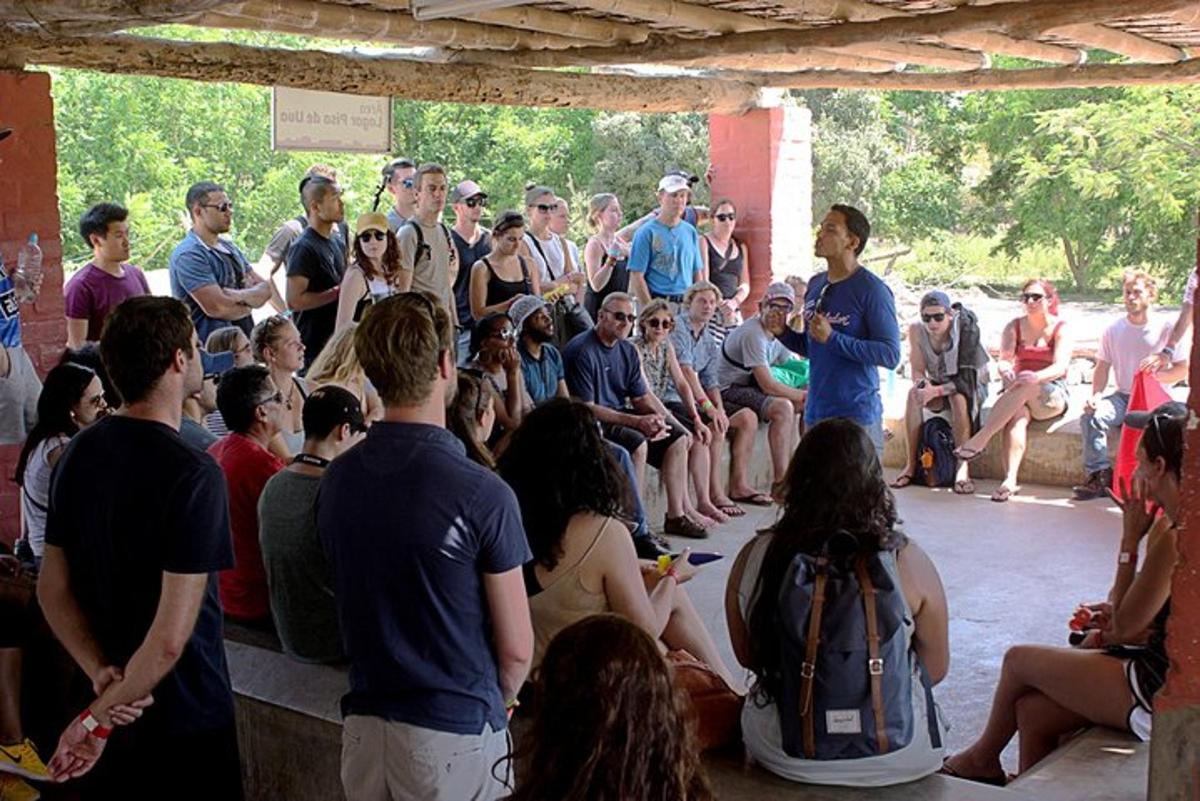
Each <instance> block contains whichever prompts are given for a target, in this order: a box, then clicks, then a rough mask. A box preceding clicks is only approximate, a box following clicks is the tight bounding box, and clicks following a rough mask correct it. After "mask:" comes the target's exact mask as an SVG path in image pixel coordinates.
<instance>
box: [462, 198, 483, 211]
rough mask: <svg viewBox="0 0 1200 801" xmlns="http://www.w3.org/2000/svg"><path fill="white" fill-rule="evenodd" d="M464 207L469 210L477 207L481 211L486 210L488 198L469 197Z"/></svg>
mask: <svg viewBox="0 0 1200 801" xmlns="http://www.w3.org/2000/svg"><path fill="white" fill-rule="evenodd" d="M463 205H464V206H466V207H467V208H469V209H473V208H475V207H476V206H478V207H479V208H481V209H486V208H487V198H486V197H469V198H467V199H466V200H464V201H463Z"/></svg>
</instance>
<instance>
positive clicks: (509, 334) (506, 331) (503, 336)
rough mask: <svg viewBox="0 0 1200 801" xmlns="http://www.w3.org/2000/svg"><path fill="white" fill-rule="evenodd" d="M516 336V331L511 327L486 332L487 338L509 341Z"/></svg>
mask: <svg viewBox="0 0 1200 801" xmlns="http://www.w3.org/2000/svg"><path fill="white" fill-rule="evenodd" d="M516 338H517V332H516V331H515V330H513V329H511V328H503V329H501V330H499V331H493V332H492V333H490V334H488V339H499V340H503V341H505V342H509V341H511V340H514V339H516Z"/></svg>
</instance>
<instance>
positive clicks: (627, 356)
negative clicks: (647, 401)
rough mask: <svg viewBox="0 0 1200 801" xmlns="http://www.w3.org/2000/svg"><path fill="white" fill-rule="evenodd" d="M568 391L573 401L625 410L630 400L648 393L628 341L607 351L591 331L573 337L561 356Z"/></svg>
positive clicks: (632, 348)
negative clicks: (574, 399)
mask: <svg viewBox="0 0 1200 801" xmlns="http://www.w3.org/2000/svg"><path fill="white" fill-rule="evenodd" d="M562 356H563V365H564V366H565V368H566V374H567V389H568V390H569V391H570V392H571V395H572V397H575V398H578V399H579V400H581V401H584V402H585V403H595V404H596V405H598V406H604V407H606V408H608V409H624V408H626V406H628V403H627V402H626V401H627V399H629V398H640V397H641V396H643V395H645V394H646V393H647V392H648V391H649V390H647V389H646V382H645V381H643V380H642V361H641V358H640V357H639V356H638V352H637V348H636V347H634V345H633V343H632V342H630V341H629V340H627V339H619V340H617V341H616V342H615V343H614V344H613V346H612V347H611V348H610V347H607V346H606V345H605V344H604V343H603V342H601V341H600V337H599V336H597V335H596V330H595V329H594V328H593V329H591V330H590V331H584V332H583V333H582V334H576V335H575V337H574V338H573V339H572V340H571V341H570V342H568V343H567V344H566V346H565V347H564V348H563V352H562Z"/></svg>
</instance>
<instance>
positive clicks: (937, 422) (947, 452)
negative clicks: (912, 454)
mask: <svg viewBox="0 0 1200 801" xmlns="http://www.w3.org/2000/svg"><path fill="white" fill-rule="evenodd" d="M954 448H955V445H954V431H953V430H952V429H951V428H950V424H949V423H947V422H946V418H944V417H931V418H929V419H928V420H926V421H925V423H924V424H923V425H922V426H921V441H920V442H919V443H918V444H917V469H916V470H915V471H914V473H913V480H914V481H923V482H925V485H926V486H929V487H953V486H954V473H955V471H956V470H957V469H958V457H957V456H955V455H954Z"/></svg>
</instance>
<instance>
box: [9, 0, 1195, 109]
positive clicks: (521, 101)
mask: <svg viewBox="0 0 1200 801" xmlns="http://www.w3.org/2000/svg"><path fill="white" fill-rule="evenodd" d="M446 2H448V0H414V3H416V4H419V5H417V7H416V9H417V10H416V14H415V16H414V9H413V8H410V5H409V0H242V1H241V2H222V1H221V0H21V2H4V1H3V0H0V66H8V67H19V66H24V65H26V64H48V65H60V66H68V67H81V68H91V69H100V70H105V71H110V72H123V73H134V74H147V75H167V76H177V77H186V78H193V79H197V80H210V81H229V80H236V81H245V82H250V83H264V84H282V85H291V86H305V87H307V88H315V89H328V90H334V91H347V92H358V93H363V94H391V95H395V96H398V97H404V98H410V99H425V100H452V101H458V102H487V103H511V104H516V105H539V106H581V107H595V108H611V109H625V110H640V111H682V110H707V111H721V112H732V111H738V110H742V109H745V108H749V107H752V106H754V105H755V104H757V103H760V102H761V101H762V97H763V95H762V90H763V89H765V88H771V87H777V88H823V87H853V88H879V89H916V90H929V91H956V90H981V89H1022V88H1053V87H1068V86H1121V85H1132V84H1150V83H1160V84H1161V83H1190V82H1194V81H1197V80H1200V59H1195V60H1193V58H1192V55H1193V53H1192V51H1193V49H1195V48H1200V1H1198V0H1139V2H1131V1H1130V0H1008V1H1007V2H1004V1H1003V0H974V2H971V1H970V0H688V1H687V2H681V1H678V0H555V2H528V3H521V2H512V0H510V1H509V2H507V3H503V2H496V1H495V0H492V2H491V3H490V5H491V7H490V8H481V6H484V5H488V4H487V3H479V2H474V3H471V2H460V3H458V4H457V5H458V8H457V9H456V10H455V9H450V12H451V13H453V14H454V15H453V16H433V17H432V18H431V17H430V16H429V15H428V14H427V13H426V12H425V11H424V9H425V7H427V6H437V5H440V4H445V3H446ZM163 23H181V24H187V25H195V26H203V27H209V28H217V29H240V30H253V31H274V32H279V33H291V34H304V35H308V36H314V37H320V38H323V39H330V40H339V41H343V42H344V41H351V42H356V43H361V46H362V48H363V49H360V50H355V51H353V52H351V51H347V50H346V49H345V48H331V49H328V50H318V49H313V50H288V49H284V48H276V47H248V46H245V45H234V44H228V43H224V44H219V45H212V44H206V45H197V44H194V43H189V42H174V41H168V40H163V39H157V38H150V37H146V36H139V35H137V33H136V31H137V29H138V28H142V27H145V26H147V25H157V24H163ZM1196 52H1197V53H1200V50H1197V51H1196ZM997 57H1003V58H1001V59H998V58H997ZM1013 59H1019V61H1014V60H1013ZM563 68H573V69H563Z"/></svg>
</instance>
